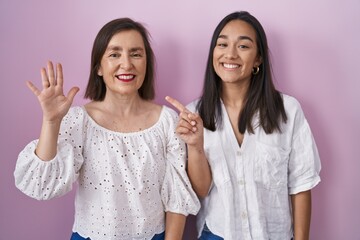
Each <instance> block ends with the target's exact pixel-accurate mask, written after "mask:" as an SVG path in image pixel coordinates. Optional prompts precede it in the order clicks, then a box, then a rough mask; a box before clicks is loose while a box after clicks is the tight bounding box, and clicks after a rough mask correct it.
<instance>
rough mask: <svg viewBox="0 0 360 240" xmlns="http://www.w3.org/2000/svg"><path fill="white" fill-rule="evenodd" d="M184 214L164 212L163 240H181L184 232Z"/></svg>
mask: <svg viewBox="0 0 360 240" xmlns="http://www.w3.org/2000/svg"><path fill="white" fill-rule="evenodd" d="M185 222H186V216H185V215H182V214H178V213H172V212H166V225H165V226H166V230H165V240H181V239H182V237H183V233H184V228H185Z"/></svg>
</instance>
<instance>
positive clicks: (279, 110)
mask: <svg viewBox="0 0 360 240" xmlns="http://www.w3.org/2000/svg"><path fill="white" fill-rule="evenodd" d="M233 20H241V21H244V22H247V23H248V24H250V25H251V26H252V27H253V28H254V30H255V32H256V44H257V48H258V55H259V56H260V57H261V59H262V63H261V65H260V66H259V68H260V70H259V72H258V73H257V74H256V75H252V76H253V77H252V79H251V83H250V86H249V89H248V92H247V95H246V96H245V105H244V107H243V109H241V111H240V117H239V122H238V128H239V131H240V133H242V134H244V133H245V131H246V130H247V131H248V132H250V133H254V127H257V126H253V124H252V120H253V117H254V115H255V114H256V113H257V112H258V113H259V123H258V124H259V126H261V127H262V128H263V129H264V131H265V132H266V133H267V134H269V133H272V132H274V130H278V131H279V132H281V129H280V120H282V121H283V122H286V121H287V116H286V112H285V108H284V103H283V99H282V96H281V93H280V92H279V91H277V90H276V89H275V86H274V84H273V80H272V72H271V65H270V59H269V53H268V51H269V50H268V44H267V39H266V34H265V31H264V29H263V27H262V26H261V24H260V22H259V21H258V20H257V19H256V18H255V17H254V16H252V15H251V14H250V13H248V12H246V11H241V12H234V13H231V14H229V15H227V16H226V17H225V18H223V19H222V20H221V22H220V23H219V24H218V25H217V27H216V28H215V31H214V33H213V36H212V39H211V44H210V51H209V56H208V60H207V66H206V71H205V80H204V86H203V93H202V96H201V98H200V100H199V102H198V104H197V110H198V112H199V114H200V116H201V118H202V119H203V122H204V127H205V128H207V129H209V130H211V131H215V130H216V128H217V127H219V126H221V125H222V110H221V99H220V98H221V92H222V80H221V79H220V77H219V76H218V75H217V74H216V72H215V70H214V67H213V53H214V48H215V46H216V42H217V39H218V37H219V34H220V32H221V31H222V29H223V28H224V27H225V25H226V24H227V23H229V22H230V21H233Z"/></svg>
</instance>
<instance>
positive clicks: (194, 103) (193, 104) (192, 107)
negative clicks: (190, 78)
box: [186, 99, 200, 112]
mask: <svg viewBox="0 0 360 240" xmlns="http://www.w3.org/2000/svg"><path fill="white" fill-rule="evenodd" d="M199 100H200V99H195V100H194V101H192V102H190V103H189V104H188V105H186V108H187V109H189V111H191V112H197V109H196V106H197V105H198V103H199Z"/></svg>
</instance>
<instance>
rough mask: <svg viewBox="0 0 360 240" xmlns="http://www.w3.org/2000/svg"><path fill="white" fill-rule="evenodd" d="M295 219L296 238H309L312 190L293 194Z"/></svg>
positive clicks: (307, 239)
mask: <svg viewBox="0 0 360 240" xmlns="http://www.w3.org/2000/svg"><path fill="white" fill-rule="evenodd" d="M291 204H292V212H293V221H294V237H295V238H294V240H309V234H310V219H311V191H310V190H308V191H305V192H300V193H297V194H294V195H291Z"/></svg>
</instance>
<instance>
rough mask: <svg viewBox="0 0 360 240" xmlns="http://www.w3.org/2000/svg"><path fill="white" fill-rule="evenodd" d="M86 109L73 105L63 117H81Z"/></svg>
mask: <svg viewBox="0 0 360 240" xmlns="http://www.w3.org/2000/svg"><path fill="white" fill-rule="evenodd" d="M85 114H86V111H85V109H84V107H82V106H73V107H71V108H70V109H69V111H68V112H67V114H66V115H65V117H64V119H83V118H84V115H85Z"/></svg>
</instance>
